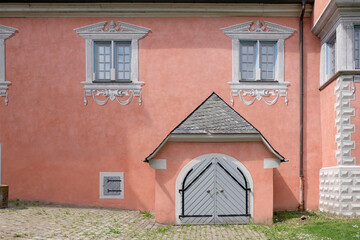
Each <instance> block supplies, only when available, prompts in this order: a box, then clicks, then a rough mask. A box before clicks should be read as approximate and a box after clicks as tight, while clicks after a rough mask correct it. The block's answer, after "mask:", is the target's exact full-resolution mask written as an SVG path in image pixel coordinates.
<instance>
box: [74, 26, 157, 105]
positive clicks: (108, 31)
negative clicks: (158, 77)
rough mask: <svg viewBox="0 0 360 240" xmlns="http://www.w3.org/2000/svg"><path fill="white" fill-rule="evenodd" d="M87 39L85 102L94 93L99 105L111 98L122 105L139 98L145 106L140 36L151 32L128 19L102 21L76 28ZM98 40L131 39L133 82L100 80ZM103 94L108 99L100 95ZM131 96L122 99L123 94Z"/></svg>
mask: <svg viewBox="0 0 360 240" xmlns="http://www.w3.org/2000/svg"><path fill="white" fill-rule="evenodd" d="M75 31H76V32H77V33H78V34H79V35H80V36H81V37H83V38H84V39H85V40H86V80H85V81H84V82H81V83H82V84H83V85H84V90H85V92H84V104H85V105H86V104H87V99H86V97H88V96H92V97H93V98H94V100H95V102H96V103H97V104H99V105H105V104H106V103H107V102H108V100H112V101H114V100H117V102H119V103H120V104H121V105H126V104H129V103H130V102H131V100H132V98H133V97H138V98H139V105H141V87H142V85H143V84H144V82H142V81H139V39H141V38H143V37H145V36H146V35H147V34H148V32H149V31H150V29H149V28H144V27H140V26H136V25H133V24H129V23H124V22H120V21H118V22H116V23H115V22H114V21H111V22H110V23H109V24H108V22H100V23H96V24H92V25H89V26H84V27H81V28H77V29H75ZM96 41H119V42H121V41H128V42H131V79H130V82H109V83H108V82H96V81H95V76H94V42H96ZM98 96H103V97H105V98H106V99H105V100H99V99H97V98H96V97H98ZM123 96H128V99H127V100H125V101H122V100H120V99H119V97H123Z"/></svg>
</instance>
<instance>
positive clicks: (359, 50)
mask: <svg viewBox="0 0 360 240" xmlns="http://www.w3.org/2000/svg"><path fill="white" fill-rule="evenodd" d="M354 62H355V69H359V68H360V26H355V27H354Z"/></svg>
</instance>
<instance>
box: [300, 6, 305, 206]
mask: <svg viewBox="0 0 360 240" xmlns="http://www.w3.org/2000/svg"><path fill="white" fill-rule="evenodd" d="M305 3H306V0H302V2H301V8H302V10H301V16H300V26H299V28H300V175H299V178H300V205H299V210H300V211H304V169H303V164H304V163H303V161H304V159H303V151H304V146H303V141H304V140H303V135H304V131H303V123H304V106H303V102H304V82H303V80H304V76H303V72H304V69H303V68H304V59H303V57H304V52H303V45H304V43H303V20H304V13H305Z"/></svg>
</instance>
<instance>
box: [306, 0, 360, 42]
mask: <svg viewBox="0 0 360 240" xmlns="http://www.w3.org/2000/svg"><path fill="white" fill-rule="evenodd" d="M354 17H355V18H356V17H360V1H353V0H331V1H330V2H329V3H328V4H327V6H326V7H325V9H324V11H323V12H322V13H321V15H320V17H319V18H318V20H317V21H316V23H315V24H314V26H313V28H312V32H313V33H314V34H315V35H316V36H318V37H319V38H320V39H324V38H326V36H327V35H329V34H332V32H333V30H334V29H335V28H336V26H337V25H338V24H339V19H340V18H341V19H342V20H346V19H350V18H354ZM329 32H330V33H329Z"/></svg>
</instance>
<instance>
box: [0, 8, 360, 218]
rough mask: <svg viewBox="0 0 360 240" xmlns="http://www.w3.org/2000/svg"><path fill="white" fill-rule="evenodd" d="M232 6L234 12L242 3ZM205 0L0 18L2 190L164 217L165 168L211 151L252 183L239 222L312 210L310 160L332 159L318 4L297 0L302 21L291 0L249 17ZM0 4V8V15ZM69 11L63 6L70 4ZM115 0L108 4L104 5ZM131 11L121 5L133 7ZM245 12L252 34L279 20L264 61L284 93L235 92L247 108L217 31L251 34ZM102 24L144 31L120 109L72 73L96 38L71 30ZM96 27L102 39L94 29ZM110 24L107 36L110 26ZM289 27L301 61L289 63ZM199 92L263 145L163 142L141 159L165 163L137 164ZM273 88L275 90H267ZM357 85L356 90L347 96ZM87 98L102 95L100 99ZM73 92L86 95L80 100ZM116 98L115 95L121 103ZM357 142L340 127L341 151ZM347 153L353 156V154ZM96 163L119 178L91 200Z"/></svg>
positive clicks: (228, 46)
mask: <svg viewBox="0 0 360 240" xmlns="http://www.w3.org/2000/svg"><path fill="white" fill-rule="evenodd" d="M204 4H206V3H204ZM237 4H239V5H238V8H239V9H240V8H241V6H242V5H241V3H237ZM208 5H210V6H211V8H209V9H210V10H209V12H205V13H202V12H201V13H194V12H192V11H191V9H192V8H194V6H195V5H191V4H188V5H187V7H188V10H182V12H174V13H172V11H168V10H165V8H163V7H162V6H161V4H159V5H154V6H155V7H157V8H159V9H162V10H161V11H160V10H159V11H155V10H154V12H151V10H147V11H148V12H147V13H146V11H145V13H144V14H142V13H143V11H142V10H141V9H140V8H141V7H142V6H141V4H135V7H134V9H136V8H139V10H138V12H136V10H134V9H132V10H129V11H130V12H129V13H127V14H125V15H124V14H123V15H121V14H119V15H115V14H114V13H113V12H112V13H109V14H107V13H106V12H104V13H103V14H101V15H102V16H99V15H96V14H94V13H90V12H88V13H86V12H85V13H84V12H83V13H73V15H71V16H70V15H66V14H67V13H66V12H65V11H64V12H61V11H62V10H61V8H59V9H58V10H55V11H54V12H51V11H50V12H45V13H44V12H43V11H41V10H38V12H36V11H37V10H34V9H31V8H30V12H31V11H34V12H33V13H31V14H30V15H26V14H29V13H26V11H27V10H26V6H24V5H21V4H20V5H18V6H20V7H21V9H22V10H19V11H15V10H14V12H11V11H10V12H8V13H7V14H4V15H3V16H2V17H0V24H1V25H3V26H7V27H11V28H14V29H15V31H14V33H13V34H12V35H11V37H8V38H6V40H5V41H4V43H5V51H6V55H4V56H6V57H4V59H5V63H6V64H5V65H4V66H5V69H6V75H5V77H6V81H9V82H11V85H8V89H7V91H6V94H7V95H6V99H8V104H7V105H5V104H0V144H1V158H0V159H1V161H0V163H1V184H6V185H9V197H10V199H16V198H19V199H26V200H39V201H50V202H58V203H69V204H76V205H87V206H103V207H114V208H122V209H137V210H148V211H152V212H154V214H155V216H156V220H157V221H158V222H161V223H176V211H175V209H176V200H175V199H176V196H175V195H176V194H177V193H176V187H175V185H176V179H177V176H178V174H179V173H180V171H181V170H182V168H183V167H184V166H186V164H188V163H189V162H191V160H193V159H195V158H197V157H199V156H202V155H206V154H210V153H219V154H220V153H221V154H226V155H229V156H231V157H232V158H234V159H237V160H238V161H239V162H241V163H242V164H243V165H244V166H245V167H246V168H247V170H248V171H249V172H250V174H251V177H252V180H253V184H254V185H253V189H252V190H251V191H253V194H254V199H253V203H252V204H253V206H251V207H253V213H252V215H251V221H254V222H256V223H265V224H271V222H272V213H273V211H276V210H295V209H297V208H298V207H299V206H300V205H301V200H302V199H301V198H302V196H303V198H304V204H305V208H306V209H318V208H319V191H320V190H319V186H320V185H319V184H320V179H319V177H320V174H319V172H320V169H321V168H324V167H332V166H336V165H337V163H338V161H337V155H336V150H337V149H338V147H337V145H336V142H335V138H336V134H337V133H338V132H337V128H336V125H335V119H336V118H337V115H336V112H335V110H334V109H335V104H336V101H337V100H336V99H337V98H336V95H335V93H334V91H335V88H336V87H335V85H336V81H333V82H331V83H329V84H328V85H327V86H325V87H323V88H322V89H319V87H321V86H322V84H320V82H319V79H320V75H321V73H320V72H321V67H320V66H321V61H322V60H321V54H322V53H321V45H322V42H321V37H320V38H319V35H318V34H316V33H313V32H314V23H315V22H316V21H317V19H319V18H321V17H320V15H321V12H323V10H324V8H325V6H326V5H327V1H315V3H314V4H312V5H310V4H307V5H306V7H307V8H306V11H305V17H304V19H303V30H301V29H300V28H299V23H300V15H301V4H295V3H294V4H290V5H289V9H292V10H293V11H292V13H291V14H290V13H289V14H287V15H286V16H284V15H282V14H280V13H277V12H276V11H275V10H271V11H274V12H273V13H271V14H270V13H269V14H268V15H267V14H264V12H266V11H270V10H267V9H274V8H273V7H272V8H270V7H269V8H267V7H266V6H264V9H263V12H262V13H261V12H260V11H258V12H255V13H254V14H253V15H249V14H245V13H241V12H240V13H231V11H230V10H231V8H233V7H232V6H233V5H231V6H230V5H229V9H228V10H226V9H227V8H226V4H223V5H224V8H223V9H222V11H223V12H222V13H221V14H219V13H217V12H216V11H215V10H214V9H216V6H215V7H214V6H213V5H211V4H208ZM268 5H269V6H271V4H268ZM274 5H275V6H279V9H282V8H283V6H282V5H276V4H274ZM0 6H1V5H0ZM80 6H81V5H80ZM146 6H147V5H146ZM247 6H248V5H247ZM7 7H8V6H7V5H4V6H3V9H4V11H5V10H6V8H7ZM68 7H69V8H75V6H73V5H71V4H69V5H68ZM76 7H79V6H76ZM95 7H96V5H95ZM122 7H123V6H122ZM196 7H198V6H197V5H196ZM205 7H206V5H204V6H201V8H205ZM255 7H256V6H255V5H254V8H255ZM0 8H1V7H0ZM118 8H120V7H119V6H118V5H116V4H115V5H114V9H115V10H114V11H116V9H118ZM124 8H125V7H124ZM170 9H171V7H170ZM174 9H175V8H174ZM219 9H220V8H219ZM224 9H225V10H224ZM28 10H29V9H28ZM131 11H134V13H133V16H131V14H132V13H131ZM197 11H199V10H197ZM211 11H213V12H211ZM0 12H1V10H0ZM279 12H280V11H279ZM11 14H13V15H11ZM76 14H78V16H76ZM321 16H323V15H321ZM258 20H259V21H260V23H261V26H262V27H263V29H262V30H259V33H261V34H263V35H261V34H260V35H261V36H260V37H262V36H266V34H267V32H271V31H274V32H276V31H275V30H270V29H271V27H272V26H277V27H276V28H275V27H274V28H273V29H280V30H279V31H280V32H279V34H284V33H285V32H286V34H288V32H289V31H290V30H289V29H292V30H291V31H292V32H291V34H290V33H289V36H288V37H286V38H284V45H283V46H284V48H283V58H284V61H283V63H281V61H280V60H281V59H280V58H279V56H281V55H279V54H281V45H280V42H281V41H282V40H281V39H280V38H279V39H280V40H279V43H278V45H276V51H277V52H276V54H278V55H277V56H278V60H277V61H276V64H280V65H281V64H282V66H278V65H276V67H278V69H280V70H277V73H276V74H280V73H279V72H281V68H282V67H283V80H284V82H287V83H288V85H287V87H286V89H285V91H286V94H283V95H281V94H280V95H279V92H280V90H279V91H278V92H276V91H274V92H272V93H274V94H270V95H261V96H260V95H257V96H255V98H254V96H251V95H249V94H248V95H246V96H245V95H243V97H244V98H245V100H251V99H254V102H253V103H252V104H249V105H247V104H246V103H245V102H246V101H245V102H244V101H242V100H241V97H240V96H239V95H240V94H239V95H236V94H235V95H234V94H233V92H232V90H234V89H233V88H231V86H230V85H229V84H228V83H229V82H232V81H233V76H234V75H233V70H234V58H233V54H234V45H233V41H234V38H233V39H231V38H232V37H231V38H230V37H229V34H228V33H227V32H226V31H225V30H222V29H224V28H227V27H230V26H234V25H237V24H243V23H247V22H252V24H250V25H249V27H250V30H249V28H248V29H247V31H248V32H250V33H253V34H255V33H257V30H253V29H251V27H254V26H255V25H256V22H257V21H258ZM111 21H114V22H115V23H116V24H117V26H118V27H119V28H121V29H123V28H125V27H124V26H127V25H122V24H123V23H126V24H131V25H129V26H130V27H129V26H127V27H129V29H130V30H129V31H130V32H131V31H137V30H138V29H139V28H140V27H141V28H142V29H148V30H149V31H148V32H147V33H146V34H144V36H142V37H141V38H139V39H136V40H135V41H137V42H138V49H137V50H138V65H136V66H137V67H138V81H141V82H144V85H142V86H141V95H140V96H141V102H140V103H141V105H139V98H140V97H139V96H138V95H134V96H133V98H132V100H131V99H130V100H131V101H130V102H129V103H128V104H124V105H122V104H119V103H118V102H117V101H111V100H114V99H111V98H109V99H110V100H109V101H108V102H107V103H106V104H105V105H103V106H100V105H99V104H97V102H96V101H95V100H94V99H93V97H94V98H95V97H96V96H93V97H92V96H90V95H88V96H86V91H85V96H84V85H83V84H81V82H85V81H87V79H88V77H87V76H88V75H87V71H88V70H87V69H88V68H89V66H90V65H89V64H90V63H91V64H92V62H93V61H94V60H93V59H90V61H89V60H88V58H89V56H88V51H89V49H90V48H88V47H87V46H88V45H87V44H88V42H89V41H93V43H96V44H97V42H96V41H97V40H93V39H96V38H93V39H92V38H91V37H93V36H92V35H91V34H93V33H87V32H86V34H88V35H87V37H84V36H83V35H82V34H84V31H88V29H86V28H85V27H84V26H89V25H93V24H98V23H102V22H106V24H105V25H104V26H105V28H106V27H109V26H110V25H109V24H110V23H111ZM274 24H275V25H274ZM133 26H136V27H139V28H136V27H133ZM237 26H240V25H237ZM241 26H242V25H241ZM105 28H104V29H105ZM74 29H75V30H76V31H74ZM78 29H80V30H78ZM89 29H90V28H89ZM134 29H135V30H134ZM150 29H151V30H150ZM254 29H255V28H254ZM81 31H83V32H81ZM102 31H103V32H105V35H106V30H102ZM114 31H115V30H114ZM121 31H122V30H120V31H117V30H116V31H115V33H117V32H119V34H121ZM139 31H140V30H139ZM234 31H237V30H234ZM301 31H303V46H304V47H303V69H301V68H300V59H301V58H300V57H301V51H300V47H299V46H300V44H301V42H300V36H299V34H300V32H301ZM224 32H225V34H224ZM234 34H235V33H234ZM236 34H240V35H241V34H242V33H241V32H240V33H239V32H236ZM93 35H94V36H95V35H96V34H93ZM84 38H85V39H84ZM89 39H90V40H89ZM119 39H120V38H119ZM107 40H108V39H107ZM115 40H116V39H115ZM253 40H256V39H253ZM104 41H105V40H104ZM132 41H134V40H132ZM241 41H242V40H241V39H240V42H241ZM261 41H262V40H261V39H260V41H259V42H258V44H261ZM113 44H116V41H114V43H113ZM132 47H133V45H132ZM94 49H95V48H94ZM91 51H92V50H91ZM94 51H95V50H94ZM133 51H135V50H134V49H133ZM0 53H1V51H0ZM94 54H95V53H94ZM132 56H135V55H132ZM89 62H90V63H89ZM0 63H1V62H0ZM94 64H97V62H96V63H94ZM132 64H133V63H132ZM94 66H95V65H94ZM96 66H97V65H96ZM132 66H134V65H132ZM301 70H303V86H304V100H303V144H302V145H303V153H304V154H303V174H304V191H303V193H302V191H301V189H300V187H299V186H300V185H299V181H300V177H299V172H300V146H301V144H300V80H301V79H300V75H301V74H300V73H301ZM132 71H135V70H134V69H132ZM279 79H280V78H279ZM240 82H241V81H240ZM94 83H95V82H94ZM355 85H357V83H355ZM262 87H263V86H262V85H261V87H260V88H261V89H263V88H262ZM0 90H1V89H0ZM265 90H266V88H265ZM244 91H246V90H244ZM271 91H272V90H271ZM271 91H270V92H271ZM212 92H216V94H217V95H218V96H219V97H220V98H222V99H223V100H224V101H225V102H226V103H227V104H228V105H230V106H232V108H233V109H234V110H235V111H236V112H237V113H239V114H240V115H241V116H242V117H243V118H244V119H246V120H247V121H248V122H249V123H251V125H252V126H254V127H255V128H256V129H257V130H258V131H259V132H261V134H262V136H263V137H265V138H266V140H267V142H268V143H270V144H271V147H270V148H269V147H267V145H266V142H259V141H250V140H249V141H248V140H246V141H238V142H231V141H230V142H229V141H228V140H226V141H225V142H224V141H222V140H219V141H217V142H201V141H196V142H191V141H190V142H189V141H188V140H187V141H186V142H182V141H179V142H167V141H164V143H165V144H164V145H161V147H160V148H161V149H160V148H159V151H158V152H156V154H154V155H153V156H151V158H153V159H166V169H153V168H152V167H151V166H150V165H149V163H148V162H146V161H145V162H144V160H149V159H147V158H148V156H149V154H151V153H152V152H153V151H154V149H157V148H158V147H159V145H160V143H161V142H163V140H164V139H166V138H167V136H168V134H169V133H170V132H171V131H172V130H173V129H174V128H175V127H176V126H178V124H179V123H181V122H182V121H183V120H184V119H185V118H186V117H187V116H188V115H189V114H191V113H192V112H193V111H194V110H195V109H196V108H197V107H198V106H199V105H200V104H201V103H202V102H203V101H204V100H205V99H206V98H207V97H208V96H209V95H211V93H212ZM94 93H95V91H94V92H92V94H94ZM276 94H278V95H277V98H278V99H275V97H276ZM358 94H359V93H358V92H356V93H355V99H358V97H359V96H357V95H358ZM99 95H100V96H97V97H98V99H101V100H104V99H106V97H107V96H105V97H104V96H103V95H101V94H99ZM3 96H4V97H1V98H0V100H4V99H5V94H4V95H3ZM84 98H85V99H86V103H87V105H84ZM127 98H128V96H120V97H119V96H118V99H120V100H126V99H127ZM263 98H264V99H268V100H270V101H273V100H274V99H275V102H274V103H273V104H270V105H269V104H267V103H266V102H265V101H263V100H262V99H263ZM232 101H233V105H231V102H232ZM358 105H359V104H358V103H356V102H355V101H352V102H351V106H352V107H353V108H354V109H355V113H357V112H358V109H359V108H360V106H358ZM356 119H357V118H352V119H351V122H352V124H354V125H355V129H357V128H358V127H357V126H359V127H360V122H359V121H358V120H356ZM230 135H231V134H229V135H228V137H229V136H230ZM359 138H360V135H359V133H358V132H355V133H353V134H352V135H351V139H352V140H353V141H354V142H356V144H355V145H356V147H355V148H354V149H353V150H352V152H351V154H352V156H354V157H356V156H358V155H359V154H358V148H359V146H358V139H359ZM269 149H270V150H269ZM272 149H276V153H279V154H281V156H284V159H286V160H288V161H287V162H286V161H285V160H284V159H280V160H281V164H280V165H279V166H278V167H271V168H265V167H264V164H265V163H264V161H265V160H264V159H267V158H271V159H274V158H277V157H276V156H277V155H276V154H275V155H274V152H272ZM283 160H284V161H283ZM359 161H360V160H359V159H358V158H356V163H357V164H359ZM279 163H280V162H279ZM102 172H122V173H123V174H124V175H123V179H122V181H123V184H124V188H123V189H121V191H122V194H123V195H122V198H111V197H109V198H101V197H100V195H101V193H100V194H99V191H100V192H101V191H102V190H101V189H102V186H101V183H100V179H99V176H101V175H99V174H100V173H102ZM100 178H101V177H100ZM302 194H303V195H302ZM260 196H261V197H260Z"/></svg>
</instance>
